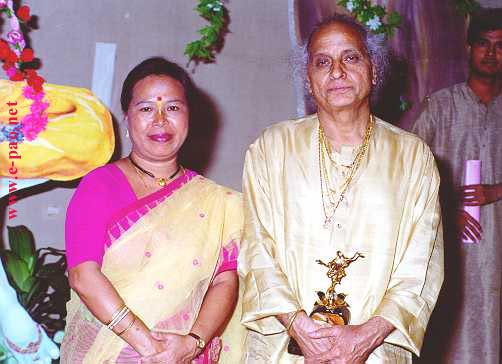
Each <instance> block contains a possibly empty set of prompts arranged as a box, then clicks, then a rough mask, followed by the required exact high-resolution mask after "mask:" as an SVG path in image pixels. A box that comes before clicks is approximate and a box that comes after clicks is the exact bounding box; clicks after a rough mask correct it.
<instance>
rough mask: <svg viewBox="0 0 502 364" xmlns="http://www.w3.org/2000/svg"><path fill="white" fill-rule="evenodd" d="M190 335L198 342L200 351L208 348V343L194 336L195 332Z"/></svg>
mask: <svg viewBox="0 0 502 364" xmlns="http://www.w3.org/2000/svg"><path fill="white" fill-rule="evenodd" d="M188 335H189V336H191V337H193V338H194V339H195V340H197V347H198V348H199V349H201V350H203V349H204V348H205V347H206V342H205V341H204V339H203V338H201V337H200V336H199V335H197V334H194V333H193V332H189V333H188Z"/></svg>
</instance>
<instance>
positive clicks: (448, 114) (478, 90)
mask: <svg viewBox="0 0 502 364" xmlns="http://www.w3.org/2000/svg"><path fill="white" fill-rule="evenodd" d="M467 42H468V52H469V68H470V72H469V78H468V80H467V82H464V83H460V84H457V85H454V86H452V87H450V88H447V89H443V90H440V91H438V92H436V93H434V94H432V95H431V96H430V97H428V98H426V100H425V102H424V109H423V112H422V113H421V115H420V116H419V118H418V119H417V120H416V122H415V124H414V126H413V131H414V132H415V133H417V134H418V135H419V136H421V137H422V138H423V139H424V140H425V141H426V142H427V143H428V144H429V146H430V147H431V149H432V151H433V153H434V155H435V157H436V159H437V162H438V165H439V169H440V172H441V181H442V182H441V185H442V187H441V195H442V204H443V213H444V221H445V226H447V229H445V232H446V234H445V240H446V242H447V243H448V250H447V257H448V259H447V261H449V262H451V263H450V264H451V265H450V266H447V267H448V268H449V271H448V275H447V278H446V281H447V282H448V292H445V293H446V294H445V295H444V299H445V300H446V301H447V302H446V301H445V302H444V305H442V306H441V307H443V308H446V307H447V310H448V312H446V311H445V315H441V316H442V319H443V320H441V325H442V326H443V327H449V332H448V330H445V331H444V334H443V335H444V336H445V338H446V341H447V342H448V345H447V346H446V351H447V353H446V355H445V357H444V358H443V361H442V362H445V363H446V362H447V363H483V364H499V363H500V361H501V360H502V357H501V355H500V353H501V316H500V315H501V312H502V311H501V308H502V307H501V302H502V301H501V298H502V295H501V272H502V264H501V257H502V201H500V200H501V199H502V9H486V10H484V11H482V12H480V13H479V14H477V15H475V16H473V18H472V19H471V23H470V25H469V29H468V35H467ZM473 159H474V160H481V165H482V167H481V178H482V183H481V184H479V185H470V186H463V187H461V186H462V185H463V179H464V175H465V170H464V165H465V161H466V160H473ZM462 205H468V206H481V208H480V210H481V216H480V221H479V223H478V222H477V221H476V220H475V219H474V218H472V217H471V216H470V215H469V214H468V213H466V212H465V211H463V209H462ZM466 238H467V239H470V240H474V241H476V243H474V244H466V243H462V240H466ZM457 254H458V256H456V255H457ZM457 307H458V309H457ZM443 330H444V329H443ZM441 349H442V350H443V351H444V350H445V348H441ZM435 355H436V358H438V355H439V353H438V352H437V351H436V353H435Z"/></svg>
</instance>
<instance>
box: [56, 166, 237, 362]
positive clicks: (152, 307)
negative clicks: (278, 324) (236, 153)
mask: <svg viewBox="0 0 502 364" xmlns="http://www.w3.org/2000/svg"><path fill="white" fill-rule="evenodd" d="M114 220H115V221H112V222H111V223H110V224H109V229H108V234H109V236H110V240H111V242H112V244H111V245H110V247H109V248H108V249H107V250H106V252H105V255H104V258H103V264H102V268H101V270H102V272H103V274H104V275H105V276H106V277H107V278H108V279H109V280H110V282H111V283H112V284H113V286H114V287H115V289H116V290H117V291H118V293H119V294H120V296H121V297H122V298H123V299H124V301H125V303H126V304H127V305H128V306H129V307H130V308H131V310H132V311H133V312H134V313H135V314H136V315H137V316H138V317H140V318H141V320H143V322H144V323H145V324H146V325H147V326H148V327H149V328H152V329H153V328H155V329H162V330H167V331H169V332H173V333H179V334H187V333H188V332H189V331H190V329H191V327H192V325H193V324H194V322H195V320H196V318H197V315H198V312H199V310H200V307H201V304H202V301H203V299H204V296H205V294H206V292H207V290H208V287H209V285H210V284H211V281H212V279H213V278H214V276H215V274H216V273H217V271H218V267H219V265H220V264H222V262H223V261H224V260H225V259H226V258H228V256H229V255H233V256H235V255H236V254H237V251H238V244H239V240H240V236H241V229H242V208H241V198H240V196H239V194H238V193H236V192H234V191H231V190H229V189H227V188H224V187H222V186H219V185H216V184H215V183H213V182H211V181H209V180H208V179H206V178H204V177H202V176H198V175H196V174H195V173H194V172H190V171H188V172H186V173H185V175H184V176H182V178H178V179H177V180H176V181H174V182H172V183H171V184H170V185H168V186H166V188H164V189H162V190H161V191H158V192H156V193H154V194H153V195H151V196H147V198H144V199H140V200H139V201H138V202H137V203H136V204H134V206H131V208H129V209H127V211H123V213H122V214H121V216H117V218H116V219H114ZM238 306H240V305H238ZM236 315H239V312H236V313H235V314H234V316H236ZM243 336H244V333H243V329H242V328H241V327H240V325H239V323H238V320H234V319H232V320H231V322H230V323H229V325H228V326H227V329H226V330H225V333H224V335H223V336H222V339H220V338H215V339H213V340H212V341H211V342H210V343H209V344H208V348H207V350H206V351H205V352H204V354H203V355H201V356H200V357H199V358H197V360H195V361H194V363H236V362H238V360H239V358H240V351H241V348H242V339H243ZM138 359H139V355H138V354H137V353H136V352H135V351H134V350H133V349H132V348H131V347H130V346H128V344H127V343H126V342H124V341H123V340H122V339H121V338H119V337H118V336H116V335H115V334H114V333H113V332H111V331H110V330H108V329H107V328H106V326H104V325H103V324H101V323H100V322H99V321H97V320H96V319H95V318H94V317H93V315H92V314H91V313H90V312H89V311H88V310H87V308H86V307H85V306H84V304H83V303H82V302H81V301H80V299H79V297H78V296H77V295H76V294H75V293H74V292H72V297H71V300H70V302H69V303H68V316H67V328H66V333H65V338H64V341H63V345H62V352H61V363H62V364H70V363H71V364H80V363H82V364H101V363H103V364H104V363H122V364H125V363H136V362H137V360H138Z"/></svg>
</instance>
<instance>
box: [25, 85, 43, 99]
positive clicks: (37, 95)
mask: <svg viewBox="0 0 502 364" xmlns="http://www.w3.org/2000/svg"><path fill="white" fill-rule="evenodd" d="M23 96H24V97H26V98H27V99H30V100H34V101H41V100H42V99H43V98H44V96H45V94H44V92H36V91H35V89H34V88H33V87H31V86H25V87H24V88H23Z"/></svg>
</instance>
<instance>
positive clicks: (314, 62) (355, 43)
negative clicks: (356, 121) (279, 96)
mask: <svg viewBox="0 0 502 364" xmlns="http://www.w3.org/2000/svg"><path fill="white" fill-rule="evenodd" d="M308 51H309V63H308V68H307V72H308V79H309V82H310V89H311V92H312V95H313V96H314V99H315V101H316V103H317V106H318V107H319V108H320V109H323V110H325V111H327V112H333V111H340V110H343V109H347V108H357V107H358V106H360V105H362V104H366V105H368V104H369V94H370V91H371V84H372V82H373V81H374V80H375V77H373V71H372V66H371V62H370V60H369V57H368V55H367V53H366V50H365V47H364V44H363V42H362V40H361V37H360V35H359V34H358V33H357V32H356V31H355V30H353V29H352V28H350V27H349V26H347V25H344V24H340V23H332V24H329V25H326V26H324V27H322V28H321V29H320V30H319V31H317V33H315V34H314V36H313V37H312V40H311V43H310V47H309V50H308Z"/></svg>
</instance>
